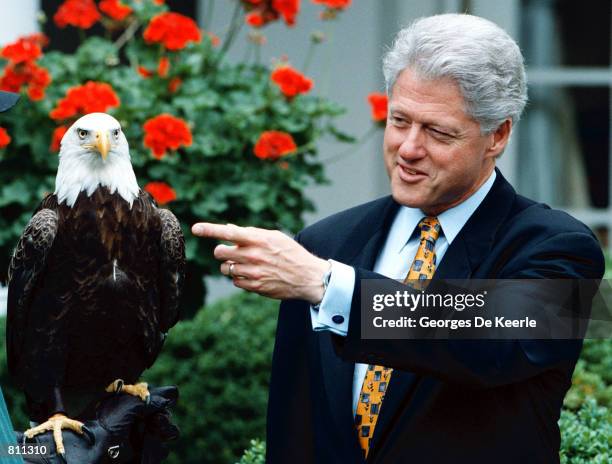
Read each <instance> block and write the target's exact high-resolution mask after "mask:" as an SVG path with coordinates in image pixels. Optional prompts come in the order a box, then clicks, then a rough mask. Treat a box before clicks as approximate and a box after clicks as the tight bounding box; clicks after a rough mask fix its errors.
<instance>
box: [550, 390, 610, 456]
mask: <svg viewBox="0 0 612 464" xmlns="http://www.w3.org/2000/svg"><path fill="white" fill-rule="evenodd" d="M559 425H560V427H561V452H560V456H561V463H562V464H587V463H588V464H609V463H610V462H612V411H610V410H609V409H608V408H605V407H603V406H598V405H597V402H596V401H595V400H594V399H593V398H588V399H587V400H586V401H585V402H584V403H583V405H582V407H581V408H580V410H578V412H576V413H574V412H571V411H567V410H563V411H562V412H561V419H560V420H559Z"/></svg>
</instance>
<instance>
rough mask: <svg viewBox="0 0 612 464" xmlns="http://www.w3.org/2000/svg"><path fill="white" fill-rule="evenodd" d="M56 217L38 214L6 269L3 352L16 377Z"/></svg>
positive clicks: (47, 211)
mask: <svg viewBox="0 0 612 464" xmlns="http://www.w3.org/2000/svg"><path fill="white" fill-rule="evenodd" d="M57 227H58V217H57V213H56V212H55V211H53V210H51V209H48V208H44V209H41V210H40V211H38V212H37V213H36V214H35V215H34V216H32V219H30V222H29V223H28V225H27V226H26V228H25V230H24V231H23V234H22V235H21V238H20V239H19V242H18V243H17V247H16V248H15V251H14V252H13V256H12V257H11V262H10V264H9V269H8V300H7V321H6V351H7V359H8V369H9V372H10V373H11V374H13V375H14V374H16V369H17V366H18V364H19V357H20V355H21V353H22V345H23V341H24V337H25V330H26V325H27V324H28V317H29V313H30V304H31V301H32V298H33V296H34V292H35V289H36V286H37V283H38V281H39V280H40V277H41V275H42V273H43V271H44V269H45V266H46V261H47V255H48V254H49V250H51V247H52V246H53V241H54V240H55V236H56V234H57Z"/></svg>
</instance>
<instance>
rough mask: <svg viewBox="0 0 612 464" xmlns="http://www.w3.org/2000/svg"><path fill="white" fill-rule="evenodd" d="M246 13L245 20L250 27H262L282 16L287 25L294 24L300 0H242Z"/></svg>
mask: <svg viewBox="0 0 612 464" xmlns="http://www.w3.org/2000/svg"><path fill="white" fill-rule="evenodd" d="M244 1H245V3H244V6H245V9H246V10H247V11H248V14H247V15H246V17H245V21H246V23H247V24H248V25H250V26H252V27H262V26H264V25H266V24H267V23H269V22H272V21H276V20H277V19H278V18H279V17H280V16H282V17H283V19H284V20H285V23H286V24H287V25H288V26H293V25H294V24H295V18H296V16H297V14H298V12H299V11H300V0H255V1H254V0H244Z"/></svg>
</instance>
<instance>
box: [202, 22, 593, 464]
mask: <svg viewBox="0 0 612 464" xmlns="http://www.w3.org/2000/svg"><path fill="white" fill-rule="evenodd" d="M383 69H384V74H385V79H386V83H387V90H388V93H389V113H388V120H387V125H386V129H385V136H384V142H383V153H384V162H385V166H386V169H387V171H388V174H389V178H390V183H391V192H392V196H391V197H385V198H381V199H378V200H375V201H373V202H370V203H367V204H364V205H361V206H358V207H356V208H352V209H350V210H348V211H344V212H341V213H338V214H336V215H334V216H331V217H329V218H327V219H324V220H322V221H320V222H318V223H317V224H314V225H312V226H310V227H308V228H306V229H305V230H303V231H302V232H300V233H299V234H298V235H297V236H296V239H295V241H293V240H291V239H289V238H288V237H285V236H284V235H283V234H281V233H280V232H277V231H266V230H261V229H254V228H240V227H237V226H234V225H227V226H222V225H214V224H196V225H195V226H194V227H193V232H194V233H195V234H196V235H201V236H206V237H216V238H219V239H222V240H228V241H231V242H233V243H234V244H235V245H234V246H228V245H219V246H217V248H216V249H215V256H216V257H217V258H218V259H219V260H221V261H223V263H222V264H221V271H222V272H223V273H224V274H226V275H229V276H231V277H232V278H233V281H234V284H235V285H236V286H237V287H240V288H243V289H246V290H249V291H255V292H258V293H261V294H263V295H267V296H270V297H273V298H280V299H282V300H283V302H282V304H281V308H280V314H279V321H278V329H277V334H276V345H275V350H274V359H273V367H272V378H271V385H270V400H269V408H268V436H267V440H268V452H267V461H268V462H269V463H283V464H284V463H292V464H294V463H330V464H332V463H360V462H365V461H366V460H367V462H368V463H370V462H371V463H389V464H391V463H404V462H406V463H422V462H431V463H436V464H440V463H491V462H496V463H518V462H521V463H552V462H558V461H559V455H558V451H559V445H560V437H559V429H558V426H557V420H558V418H559V414H560V409H561V405H562V401H563V397H564V395H565V392H566V391H567V389H568V388H569V386H570V379H571V375H572V372H573V368H574V365H575V362H576V359H577V358H578V356H579V352H580V348H581V343H580V341H579V340H519V341H517V340H463V341H459V342H457V341H451V340H369V339H362V338H361V332H360V329H361V327H360V317H361V314H360V306H361V297H360V295H361V282H362V280H364V279H375V278H378V279H380V278H387V279H404V278H408V279H431V278H432V277H433V279H434V280H439V279H450V278H454V279H465V278H471V279H541V278H564V279H599V278H601V276H602V275H603V267H604V264H603V256H602V253H601V250H600V247H599V245H598V242H597V240H596V238H595V237H594V236H593V234H592V232H591V231H590V230H589V229H588V228H587V227H586V226H584V225H583V224H581V223H579V222H578V221H576V220H575V219H573V218H571V217H570V216H568V215H567V214H565V213H562V212H560V211H555V210H551V209H549V208H548V207H547V206H545V205H542V204H538V203H535V202H533V201H531V200H529V199H526V198H524V197H521V196H519V195H517V194H516V192H515V191H514V190H513V188H512V187H511V186H510V184H508V182H506V180H505V179H504V178H503V176H502V174H501V172H499V170H497V169H496V168H495V161H496V158H497V157H499V156H500V155H501V154H502V152H503V151H504V148H505V147H506V145H507V143H508V140H509V137H510V134H511V131H512V127H513V125H514V124H516V122H517V121H518V119H519V117H520V114H521V112H522V110H523V107H524V105H525V102H526V77H525V71H524V66H523V57H522V55H521V53H520V50H519V48H518V46H517V44H516V43H515V42H514V41H513V40H512V39H511V38H510V37H509V36H508V35H507V34H506V33H505V32H504V31H503V30H501V29H500V28H499V27H498V26H496V25H495V24H493V23H491V22H489V21H487V20H484V19H482V18H477V17H474V16H470V15H440V16H433V17H428V18H422V19H420V20H417V21H415V22H414V23H413V24H412V25H410V26H409V27H408V28H406V29H403V30H402V31H400V32H399V34H398V35H397V37H396V40H395V43H394V45H393V47H392V49H391V50H390V51H389V52H388V53H387V54H386V56H385V59H384V66H383ZM327 260H330V261H327ZM330 263H331V264H330ZM322 282H323V283H322Z"/></svg>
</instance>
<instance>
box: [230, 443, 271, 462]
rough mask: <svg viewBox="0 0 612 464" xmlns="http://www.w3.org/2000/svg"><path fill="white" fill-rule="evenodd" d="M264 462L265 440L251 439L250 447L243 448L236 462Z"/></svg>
mask: <svg viewBox="0 0 612 464" xmlns="http://www.w3.org/2000/svg"><path fill="white" fill-rule="evenodd" d="M265 462H266V442H265V441H261V440H251V447H250V448H249V449H246V450H244V454H243V455H242V457H241V458H240V461H238V462H237V463H236V464H264V463H265Z"/></svg>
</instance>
